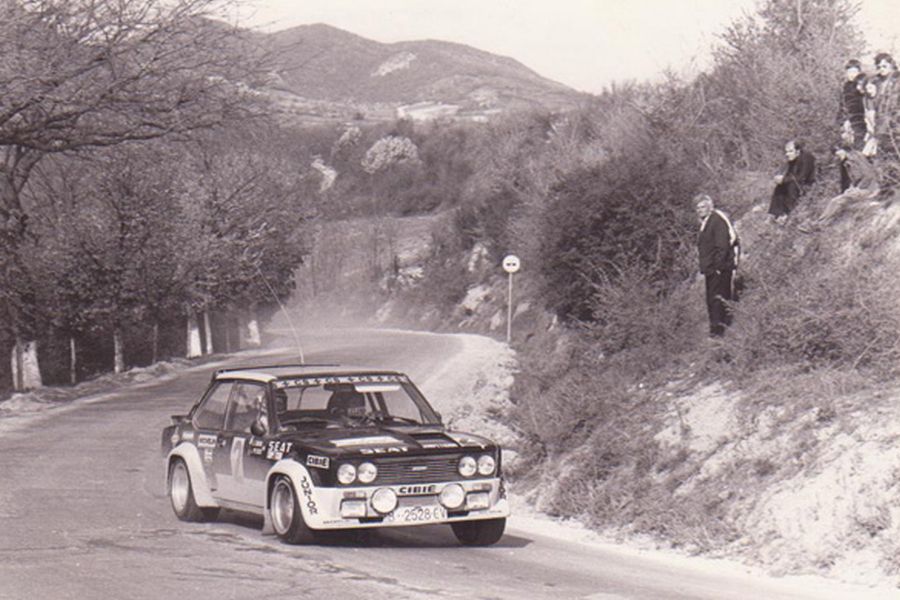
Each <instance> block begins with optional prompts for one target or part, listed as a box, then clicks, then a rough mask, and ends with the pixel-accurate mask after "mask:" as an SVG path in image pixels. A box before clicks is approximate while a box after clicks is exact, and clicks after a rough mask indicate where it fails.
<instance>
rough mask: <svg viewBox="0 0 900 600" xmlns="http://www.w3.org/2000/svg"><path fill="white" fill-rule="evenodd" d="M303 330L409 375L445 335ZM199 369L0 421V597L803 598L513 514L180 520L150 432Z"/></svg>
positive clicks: (441, 347)
mask: <svg viewBox="0 0 900 600" xmlns="http://www.w3.org/2000/svg"><path fill="white" fill-rule="evenodd" d="M305 343H306V345H307V347H306V348H305V351H306V354H307V361H308V362H331V361H339V362H342V363H345V364H372V365H375V366H384V367H391V368H398V369H401V370H405V371H407V372H409V373H410V374H411V375H413V377H414V378H415V379H417V380H420V381H421V380H423V379H424V378H425V375H426V374H427V373H428V372H429V371H430V370H432V369H434V368H435V367H436V366H437V365H439V364H441V363H442V362H443V361H444V360H445V359H446V358H447V357H448V356H451V355H453V354H454V353H455V352H458V351H459V349H460V348H461V344H460V343H459V340H458V339H456V338H454V337H452V336H433V335H420V334H403V333H399V332H387V333H383V332H382V333H375V332H359V331H355V332H345V333H339V332H338V333H334V334H331V335H329V336H322V337H317V338H309V337H307V338H306V339H305ZM242 360H243V361H245V362H246V361H247V360H248V359H247V358H243V359H242ZM266 360H267V361H271V360H273V358H272V357H269V358H267V359H266ZM209 374H210V369H209V368H201V369H194V370H192V371H189V372H187V373H185V374H183V375H181V376H179V377H177V378H176V379H174V380H170V381H165V382H161V383H156V384H153V385H149V386H144V387H140V388H137V389H131V390H129V391H124V392H122V393H118V394H113V395H111V396H109V397H107V398H106V399H104V400H102V401H98V402H92V403H83V404H81V405H78V406H75V407H73V408H71V409H70V410H64V411H57V412H55V413H53V414H51V415H49V416H47V417H45V418H42V419H40V420H38V421H36V422H34V423H31V424H27V425H25V426H21V427H18V429H16V430H14V431H12V432H10V431H7V432H5V433H3V434H0V599H3V600H6V599H15V600H20V599H26V598H28V599H41V600H43V599H54V600H55V599H61V600H62V599H70V598H71V599H79V600H80V599H92V600H93V599H106V598H110V599H119V598H122V599H125V598H127V599H135V600H139V599H157V598H190V599H191V600H206V599H210V600H227V599H232V598H234V599H238V598H240V599H243V598H247V599H253V600H262V599H287V598H291V599H293V598H347V599H354V598H360V599H363V598H364V599H366V600H374V599H378V598H391V599H398V598H479V599H491V598H527V599H531V598H534V599H544V598H547V599H550V598H552V599H554V600H561V599H566V598H592V599H595V600H600V599H603V600H625V599H628V600H650V599H653V600H658V599H669V600H676V599H708V600H729V599H739V598H740V599H744V598H752V599H754V600H758V599H766V600H788V599H800V598H805V597H807V596H805V595H795V594H791V593H787V592H783V591H781V589H780V588H779V587H777V585H776V584H773V583H772V582H770V581H769V580H756V579H748V578H734V577H727V576H725V575H721V574H716V573H713V574H709V573H704V572H701V571H695V570H693V569H676V568H675V567H673V566H672V565H671V564H668V563H665V562H662V563H661V562H656V561H654V560H650V559H646V558H635V557H634V556H629V555H627V554H623V553H619V552H615V551H609V550H606V549H602V548H596V547H591V546H585V545H581V544H577V543H572V542H566V541H561V540H559V539H557V538H553V537H546V536H544V535H539V534H535V533H528V532H527V531H528V530H527V529H520V528H517V527H516V524H515V521H513V522H512V523H511V526H510V527H509V528H508V529H507V535H506V536H505V537H504V538H503V539H502V540H501V542H500V543H499V544H497V545H496V546H492V547H489V548H477V549H470V548H462V547H460V546H458V545H457V543H456V541H455V539H454V538H453V536H452V534H451V533H450V531H449V528H447V527H439V526H431V527H425V528H414V529H404V530H400V531H396V532H377V533H367V534H364V535H362V534H360V535H344V536H331V537H329V538H327V539H326V540H325V541H324V542H323V543H321V544H318V545H315V546H308V547H295V546H286V545H284V544H282V543H280V542H279V541H278V540H277V539H276V538H274V537H263V536H262V535H261V533H260V526H261V522H260V521H259V520H258V519H256V518H253V517H248V516H244V515H240V514H237V513H228V512H226V513H224V514H223V519H222V520H221V521H220V522H217V523H211V524H190V523H182V522H180V521H178V520H176V519H175V517H174V515H173V514H172V511H171V509H170V507H169V503H168V500H167V498H166V495H165V489H164V482H163V461H162V459H161V457H160V455H159V436H160V431H161V429H162V427H163V426H164V425H165V424H166V423H167V422H168V416H169V415H170V414H174V413H183V412H184V411H185V410H186V409H187V408H188V407H189V406H190V404H191V403H192V402H193V400H194V399H195V397H196V396H197V395H198V394H199V393H200V392H201V391H202V389H203V388H204V387H205V385H206V383H207V381H208V379H209ZM808 597H818V598H821V597H823V596H821V595H815V596H812V595H811V596H808ZM835 597H839V596H835Z"/></svg>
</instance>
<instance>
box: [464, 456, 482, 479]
mask: <svg viewBox="0 0 900 600" xmlns="http://www.w3.org/2000/svg"><path fill="white" fill-rule="evenodd" d="M477 470H478V463H476V462H475V459H474V458H472V457H471V456H463V457H462V458H461V459H459V474H460V475H462V476H463V477H471V476H472V475H474V474H475V471H477Z"/></svg>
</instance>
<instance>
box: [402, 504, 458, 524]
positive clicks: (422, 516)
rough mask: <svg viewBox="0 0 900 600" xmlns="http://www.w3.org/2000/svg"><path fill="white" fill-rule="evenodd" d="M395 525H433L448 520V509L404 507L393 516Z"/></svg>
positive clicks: (438, 507)
mask: <svg viewBox="0 0 900 600" xmlns="http://www.w3.org/2000/svg"><path fill="white" fill-rule="evenodd" d="M391 516H392V517H393V518H392V519H391V521H393V522H394V523H431V522H433V521H444V520H446V519H447V509H445V508H444V507H443V506H404V507H402V508H398V509H397V510H395V511H394V514H393V515H391Z"/></svg>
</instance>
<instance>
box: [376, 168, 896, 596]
mask: <svg viewBox="0 0 900 600" xmlns="http://www.w3.org/2000/svg"><path fill="white" fill-rule="evenodd" d="M747 179H748V180H749V183H748V184H747V186H746V187H744V188H742V189H741V190H740V193H739V194H736V195H737V196H738V197H743V198H745V199H746V200H745V204H744V205H743V206H733V207H731V208H734V209H736V210H737V211H738V212H739V213H740V212H743V213H744V214H743V217H742V218H741V219H739V220H738V221H737V227H738V229H739V231H740V232H741V235H742V238H743V241H744V248H745V252H746V254H745V262H744V264H743V266H742V271H743V273H744V275H745V277H746V280H747V288H748V289H747V291H746V292H745V294H746V296H747V299H746V300H742V302H748V303H753V302H756V303H759V302H763V301H765V299H766V298H768V297H769V296H770V295H771V293H769V292H766V290H764V289H762V288H760V287H759V286H760V285H762V283H761V282H763V280H764V279H765V278H764V277H762V275H761V272H763V271H769V270H771V269H773V268H774V266H775V264H776V263H779V264H783V265H787V266H789V267H791V268H792V269H794V270H795V271H796V272H800V273H805V277H807V278H808V280H804V281H803V283H804V284H805V285H807V286H809V287H813V286H814V285H818V284H820V285H821V286H822V287H823V288H824V289H825V290H826V292H828V291H829V290H830V289H831V288H834V291H839V290H838V289H837V288H838V287H839V285H845V286H846V287H847V288H853V284H852V281H851V280H852V279H853V277H852V275H848V273H850V274H855V275H856V276H857V278H859V279H861V278H862V277H861V270H860V269H859V267H858V266H857V261H860V260H862V261H864V262H865V263H867V264H869V265H871V266H872V269H873V272H872V274H871V276H872V277H873V278H875V279H880V280H881V281H882V282H888V283H887V284H885V285H884V286H883V287H882V289H885V290H890V289H894V287H896V285H898V284H895V283H893V282H894V281H895V280H896V277H895V276H894V273H895V272H896V271H897V269H898V268H900V237H898V236H897V234H896V232H897V231H898V227H900V204H898V203H895V202H893V199H892V198H888V199H879V200H874V201H864V202H859V203H856V204H853V205H851V206H849V207H848V208H847V209H846V210H844V211H843V212H841V213H839V214H838V216H837V217H836V219H835V221H834V222H833V223H832V224H831V225H829V226H827V227H823V228H822V229H820V230H818V231H813V232H811V233H805V232H803V231H801V229H802V227H800V226H803V225H804V224H806V223H808V222H810V221H811V220H813V219H814V218H815V217H817V216H818V215H819V214H821V212H822V210H823V209H824V207H825V205H826V203H827V201H828V199H829V198H830V197H831V196H832V195H833V192H834V190H833V189H832V188H833V183H832V182H831V181H829V182H826V183H823V184H822V185H821V186H820V187H819V188H817V189H816V190H815V192H814V194H813V195H811V196H808V197H807V198H805V199H804V203H803V204H802V205H801V206H800V208H799V209H798V210H797V212H796V213H795V214H794V215H793V216H792V221H791V222H790V224H789V225H788V226H786V227H778V226H776V225H774V224H772V223H769V222H768V221H767V219H766V215H765V209H766V205H767V197H766V196H767V191H768V189H769V183H768V182H769V181H770V179H769V176H768V174H763V173H759V174H755V175H752V176H748V178H747ZM439 223H440V221H438V220H435V225H438V224H439ZM426 224H427V220H424V219H420V220H419V221H418V222H417V227H416V228H413V227H409V228H406V227H403V226H402V225H400V224H399V223H398V224H397V227H396V230H397V231H409V232H410V234H411V233H412V232H413V231H415V232H416V233H415V235H414V236H411V235H410V236H406V237H408V238H409V239H406V240H405V242H404V244H413V245H414V243H418V244H419V247H420V248H419V251H418V252H406V253H405V258H404V261H403V263H402V266H403V268H404V269H410V270H413V269H416V268H417V264H419V265H420V266H423V265H424V262H423V261H424V260H425V257H427V255H428V252H427V248H426V246H427V235H425V231H424V230H423V229H422V227H420V226H424V225H426ZM413 237H415V238H416V239H417V240H418V242H415V240H413V239H412V238H413ZM457 260H458V262H459V265H460V268H461V269H464V270H466V272H468V273H470V275H472V276H473V277H475V278H477V279H478V280H479V283H478V284H477V285H473V286H472V287H470V288H469V289H468V291H467V293H465V294H461V300H460V301H459V302H458V304H457V305H456V306H455V308H452V309H451V310H449V311H445V312H443V313H438V312H437V311H436V310H435V307H434V306H430V305H427V304H418V305H410V304H409V303H404V302H403V301H402V300H401V299H398V297H397V294H396V293H394V294H389V293H388V292H387V291H386V290H385V291H384V293H385V294H387V297H390V298H391V300H390V301H389V302H388V304H386V305H383V306H382V308H381V311H380V312H379V316H380V318H381V319H383V320H385V321H387V322H393V323H398V322H403V323H406V324H411V325H413V326H416V325H419V326H424V327H437V328H445V329H463V330H469V331H481V332H487V333H491V334H493V335H494V336H495V337H502V335H503V333H504V329H505V328H504V327H503V324H504V317H505V299H506V295H505V292H506V289H505V285H506V279H505V276H504V275H503V274H502V273H499V272H498V269H496V268H495V265H492V264H490V263H489V262H488V261H485V256H484V253H483V252H482V251H481V250H479V248H478V247H476V249H475V250H474V251H473V252H472V253H471V254H470V255H467V256H460V257H458V259H457ZM836 281H837V282H838V283H836ZM816 282H818V284H817V283H816ZM413 283H414V282H413ZM517 285H518V287H517V289H516V293H517V298H516V300H515V314H516V317H515V321H514V329H513V332H514V337H515V341H514V347H515V348H517V349H518V350H519V351H520V358H521V364H522V369H523V370H528V369H530V368H533V367H534V366H535V365H538V364H540V365H547V364H557V365H561V367H560V370H559V371H558V372H557V373H562V375H556V377H564V378H572V379H573V384H574V385H575V386H576V387H574V388H572V391H571V392H570V393H573V394H578V393H581V390H584V389H592V388H590V387H589V386H590V379H587V380H586V382H584V385H585V386H588V387H586V388H585V387H577V386H579V385H582V384H581V383H576V382H575V378H578V377H582V376H584V377H588V378H590V377H591V376H590V375H589V374H578V373H574V372H571V371H567V370H566V368H565V364H566V362H567V361H568V360H569V358H570V357H571V356H572V355H573V352H583V351H584V349H582V350H580V351H579V350H577V349H576V348H574V347H573V346H572V340H571V338H570V334H568V333H567V332H566V331H565V330H563V329H561V328H560V327H559V326H558V325H557V324H556V323H555V321H554V320H553V319H552V318H551V317H550V316H549V315H546V314H544V313H542V312H541V310H540V308H539V303H537V302H535V301H534V292H533V289H532V288H531V286H530V284H529V281H528V272H527V269H526V271H525V272H524V273H523V274H522V277H521V278H520V280H519V283H518V284H517ZM687 293H688V294H689V295H691V296H693V298H694V301H693V304H694V305H695V306H696V313H695V314H694V315H693V316H692V318H693V319H694V320H695V321H696V325H697V334H698V338H703V337H704V333H703V331H704V329H705V316H704V315H703V312H702V306H703V290H702V285H701V283H700V282H699V281H698V282H695V283H693V284H692V285H691V286H690V288H689V289H688V290H687ZM772 293H774V292H772ZM401 296H402V294H401ZM382 297H385V296H382ZM419 297H421V296H419ZM881 300H883V301H884V302H886V303H887V305H888V307H891V306H893V307H894V308H893V310H894V312H895V313H896V314H897V315H898V318H900V305H898V304H900V293H896V294H887V297H886V298H884V299H880V300H879V299H872V300H870V301H869V302H868V304H865V303H864V306H867V307H868V309H869V310H870V311H871V312H872V314H876V315H878V314H882V313H880V312H878V311H879V310H880V308H879V306H878V302H880V301H881ZM813 301H816V302H822V300H821V299H820V298H818V297H815V296H814V297H813ZM795 304H796V306H795V308H796V311H797V314H798V315H800V316H802V317H803V318H808V317H809V315H808V314H807V313H808V312H809V311H810V310H812V309H808V308H807V307H806V306H805V305H804V304H803V303H802V302H801V301H800V300H799V299H798V300H797V301H796V303H795ZM779 306H780V305H779ZM839 309H840V310H843V308H842V307H841V306H840V302H839V301H838V299H835V300H834V306H829V305H826V304H820V305H819V306H818V309H817V312H818V314H820V315H821V316H822V318H823V319H824V320H825V321H823V322H821V323H820V322H818V321H815V320H813V321H812V323H814V326H815V327H818V328H820V329H821V330H822V331H823V332H824V331H826V330H828V329H829V327H831V328H832V329H835V330H836V333H835V335H842V334H841V333H840V330H838V327H837V325H838V324H837V323H835V322H834V321H835V320H836V319H839V318H840V317H834V316H833V315H834V311H835V310H839ZM780 310H781V309H780ZM783 310H788V308H784V309H783ZM361 312H365V311H361ZM370 314H371V313H370ZM840 314H843V313H840ZM850 314H856V313H850ZM813 316H815V315H813ZM756 318H757V316H756V314H755V313H754V312H753V310H751V309H749V308H748V309H747V310H745V311H744V312H743V313H742V312H741V310H739V312H738V320H737V322H736V323H735V326H734V328H733V330H732V331H730V332H729V334H728V335H727V336H726V338H725V340H724V342H723V343H721V344H720V343H710V344H706V345H703V346H700V347H698V349H697V350H696V351H695V352H694V353H693V354H692V355H689V356H685V357H681V358H682V359H683V360H682V364H683V365H686V366H684V367H681V368H676V369H673V370H672V371H671V372H666V373H661V374H660V375H661V376H660V377H659V378H658V379H656V380H647V381H646V382H644V383H641V384H639V385H635V386H633V387H630V388H629V391H628V394H627V397H625V398H624V399H619V400H617V399H615V398H612V399H610V398H604V393H606V392H607V391H605V390H599V389H594V394H595V395H594V396H593V397H591V398H585V399H584V402H585V403H586V404H585V406H586V408H588V409H589V410H591V411H595V410H596V408H595V407H597V406H603V405H604V404H605V403H612V404H610V405H609V406H611V407H612V409H613V410H617V411H619V412H614V413H607V414H605V415H604V414H600V416H599V417H597V418H596V420H593V421H588V422H587V423H582V424H581V425H580V427H581V428H582V430H581V431H578V432H571V431H569V432H562V434H564V435H563V437H564V438H565V439H567V440H570V442H571V443H567V444H562V445H561V446H560V447H559V448H544V449H543V454H541V453H540V452H541V451H540V449H539V448H537V447H535V446H534V441H528V442H526V441H525V440H522V439H510V440H509V442H510V443H511V444H513V445H514V449H515V450H516V451H518V452H519V453H520V454H521V455H522V458H523V460H522V461H521V462H520V463H518V465H517V466H516V467H515V468H514V469H513V471H512V474H513V476H514V478H515V479H516V483H515V485H516V486H517V490H518V491H519V493H524V494H526V495H527V496H528V497H529V498H530V500H531V502H532V503H533V504H534V505H535V506H536V507H537V508H538V509H540V510H542V511H545V512H547V513H549V514H554V515H560V516H567V517H576V518H579V519H581V520H582V521H583V522H585V523H587V524H589V525H590V526H592V527H593V528H594V529H596V530H597V531H599V532H601V533H602V534H603V535H604V536H606V537H607V538H611V539H616V540H619V541H629V542H632V543H633V542H635V541H637V540H645V542H644V543H649V544H651V545H653V546H662V547H668V548H674V549H677V550H680V551H682V552H686V553H688V554H704V555H708V556H722V557H731V558H738V559H740V560H744V561H746V562H748V563H752V564H756V565H761V566H763V567H765V568H766V569H768V570H769V571H771V572H773V573H777V574H818V575H826V576H828V577H832V578H836V579H840V580H844V581H847V582H853V583H859V584H864V585H873V584H880V585H890V586H894V585H898V584H900V560H898V558H897V557H898V556H900V542H898V540H900V508H898V506H900V503H898V499H900V453H898V452H897V446H898V443H900V386H898V385H897V384H896V383H895V382H894V381H893V380H892V379H887V380H884V379H882V380H871V379H869V380H866V379H863V378H862V377H861V376H860V375H859V374H858V373H856V372H855V371H854V370H853V369H850V368H840V367H834V368H819V367H816V365H815V363H814V362H811V363H810V364H809V366H808V367H807V368H805V369H798V368H795V367H791V368H788V367H787V366H785V367H783V368H771V367H770V368H766V369H763V370H761V371H759V372H757V373H755V374H754V375H753V376H752V377H749V378H745V379H743V380H740V381H738V380H734V379H732V378H730V377H729V373H731V372H732V371H733V370H735V369H736V368H737V363H736V362H735V361H739V360H742V358H741V356H743V355H744V353H749V354H750V355H752V352H754V351H756V350H758V349H754V348H744V347H741V346H742V345H746V344H749V343H753V340H757V339H758V338H757V337H754V336H755V335H760V334H756V333H754V332H752V331H750V330H753V329H758V328H760V327H762V326H764V325H765V324H762V325H761V324H760V323H759V322H758V321H757V320H756ZM798 318H799V317H798ZM866 318H868V317H867V316H866V315H865V314H862V315H858V316H856V317H850V318H847V320H848V321H851V322H852V321H853V320H854V319H866ZM829 321H831V324H830V325H829ZM886 329H890V328H887V327H886ZM890 330H892V329H890ZM761 335H767V333H766V331H765V330H764V331H763V332H762V334H761ZM822 335H824V333H823V334H822ZM771 338H772V336H771V335H770V336H769V339H771ZM817 339H818V338H817ZM823 339H824V338H823ZM748 340H749V341H748ZM896 342H897V341H896V340H894V343H896ZM864 353H865V349H863V350H862V351H861V352H860V354H864ZM856 358H857V359H858V360H857V361H856V362H859V361H862V360H864V359H865V356H864V355H863V356H857V357H856ZM597 360H598V362H597V365H598V369H599V368H603V364H604V363H603V359H602V357H601V358H598V359H597ZM606 368H613V367H612V365H607V367H606ZM598 375H599V371H597V372H595V373H594V375H593V378H594V379H595V380H596V381H598V382H599V381H601V379H600V378H599V377H598ZM525 391H526V390H525V389H523V386H522V384H521V383H519V384H518V386H517V389H516V391H515V392H514V394H513V396H512V398H511V400H512V405H511V407H506V408H505V409H504V411H505V412H512V413H515V412H516V411H519V414H518V416H517V417H516V418H518V419H522V418H523V417H527V414H523V413H522V412H521V411H522V410H523V407H524V406H525V403H524V402H523V400H524V397H523V393H524V392H525ZM535 393H536V394H538V395H542V396H541V398H542V399H541V400H540V403H541V404H540V405H541V406H542V407H543V413H542V415H543V416H542V417H541V415H533V416H535V417H539V418H543V419H545V420H546V421H547V422H546V424H544V425H542V426H543V427H545V428H552V427H554V422H555V421H557V420H558V418H559V417H558V415H556V413H554V410H555V408H554V407H556V408H559V407H564V406H565V405H564V403H563V402H564V400H562V399H561V398H558V397H550V396H548V395H547V394H546V392H535ZM619 401H621V402H622V404H621V406H617V405H616V404H615V402H619ZM569 408H571V407H569ZM555 415H556V416H555ZM623 444H624V445H623Z"/></svg>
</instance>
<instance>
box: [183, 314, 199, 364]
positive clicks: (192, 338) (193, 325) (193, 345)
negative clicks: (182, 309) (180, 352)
mask: <svg viewBox="0 0 900 600" xmlns="http://www.w3.org/2000/svg"><path fill="white" fill-rule="evenodd" d="M202 354H203V348H202V347H201V345H200V327H199V325H198V324H197V315H196V314H194V311H189V312H188V317H187V354H186V356H187V357H188V358H197V357H199V356H201V355H202Z"/></svg>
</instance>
